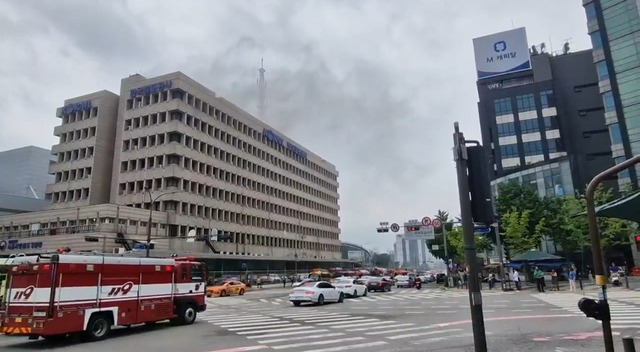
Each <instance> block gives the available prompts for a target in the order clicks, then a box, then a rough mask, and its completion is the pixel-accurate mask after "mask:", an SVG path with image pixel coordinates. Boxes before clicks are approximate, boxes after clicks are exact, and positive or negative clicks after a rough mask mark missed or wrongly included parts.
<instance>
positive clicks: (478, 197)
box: [467, 146, 495, 225]
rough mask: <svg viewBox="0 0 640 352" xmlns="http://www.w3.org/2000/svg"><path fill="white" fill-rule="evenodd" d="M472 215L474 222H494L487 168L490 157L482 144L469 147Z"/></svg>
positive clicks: (468, 160) (487, 223) (468, 161)
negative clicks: (488, 157)
mask: <svg viewBox="0 0 640 352" xmlns="http://www.w3.org/2000/svg"><path fill="white" fill-rule="evenodd" d="M467 156H468V159H467V165H468V168H469V178H468V179H469V192H471V216H472V217H473V221H474V222H482V223H485V224H486V225H490V224H492V223H493V222H494V220H495V216H494V214H493V203H492V201H491V185H490V183H489V172H488V169H487V164H488V162H489V161H488V159H487V156H486V154H485V151H484V148H483V147H482V146H469V147H467Z"/></svg>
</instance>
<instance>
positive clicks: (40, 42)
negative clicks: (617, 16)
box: [0, 0, 591, 250]
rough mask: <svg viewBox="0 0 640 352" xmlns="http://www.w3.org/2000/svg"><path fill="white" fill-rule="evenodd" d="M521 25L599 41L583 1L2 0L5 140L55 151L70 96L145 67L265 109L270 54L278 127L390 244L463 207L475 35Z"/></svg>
mask: <svg viewBox="0 0 640 352" xmlns="http://www.w3.org/2000/svg"><path fill="white" fill-rule="evenodd" d="M516 27H526V28H527V35H528V40H529V46H531V45H533V44H539V43H542V42H546V43H547V48H548V49H549V48H550V47H551V48H552V50H554V51H557V50H560V49H561V47H562V44H563V43H564V41H565V40H566V39H569V42H570V45H571V48H572V50H573V51H575V50H582V49H588V48H590V47H591V44H590V42H589V38H588V36H587V34H586V31H587V29H586V20H585V14H584V10H583V8H582V6H581V1H580V0H561V1H558V0H537V1H515V0H502V1H498V0H483V1H477V0H468V1H454V0H441V1H436V0H429V1H426V0H416V1H405V0H394V1H356V0H343V1H327V0H324V1H319V0H317V1H301V0H289V1H267V0H260V1H240V0H233V1H232V0H229V1H213V0H206V1H205V0H202V1H185V0H181V1H176V0H166V1H165V0H154V1H119V0H105V1H96V0H92V1H82V0H78V1H71V0H57V1H35V0H34V1H14V0H0V33H2V35H0V63H1V64H0V89H2V94H0V106H2V110H3V111H2V114H0V150H6V149H12V148H17V147H21V146H24V145H37V146H40V147H44V148H51V146H52V145H54V144H56V138H54V136H53V127H54V126H56V125H57V124H59V123H60V120H59V119H58V118H56V117H55V110H56V108H57V107H60V106H62V104H63V101H64V99H66V98H71V97H74V96H78V95H82V94H86V93H89V92H93V91H98V90H102V89H107V90H110V91H112V92H119V85H120V79H121V78H123V77H126V76H128V75H129V74H133V73H140V74H142V75H144V76H147V77H153V76H157V75H161V74H165V73H169V72H173V71H182V72H184V73H185V74H187V75H189V76H191V77H192V78H194V79H195V80H197V81H200V82H201V83H203V84H205V85H206V86H208V87H209V88H211V89H212V90H214V91H215V92H217V93H218V94H219V95H221V96H223V97H225V98H227V99H228V100H230V101H232V102H234V103H236V104H237V105H238V106H241V107H243V108H244V109H245V110H247V111H249V112H250V113H253V114H256V111H257V108H256V106H257V88H256V78H257V69H258V67H259V65H260V58H262V57H264V60H265V68H266V70H267V81H268V83H267V84H268V90H267V96H268V104H269V107H268V111H267V116H266V117H265V120H266V122H267V123H269V124H271V125H272V126H273V127H275V128H276V129H278V130H280V131H282V132H283V133H284V134H285V135H287V136H288V137H290V138H292V139H293V140H295V141H296V142H298V143H300V144H302V145H303V146H305V147H307V148H308V149H310V150H311V151H313V152H315V153H316V154H318V155H320V156H321V157H323V158H325V159H326V160H328V161H330V162H331V163H333V164H335V165H336V166H337V168H338V170H339V172H340V178H339V181H340V188H339V192H340V206H341V211H340V216H341V222H340V227H341V230H342V235H341V238H342V240H344V241H351V242H356V243H360V244H363V245H365V246H366V247H370V248H372V247H373V248H377V249H379V250H386V249H389V248H391V247H392V242H393V240H394V236H393V235H392V234H391V233H389V234H378V233H376V231H375V228H376V226H377V224H378V223H379V222H381V221H389V222H399V223H402V222H403V221H405V220H408V219H420V218H422V217H423V216H425V215H429V216H431V215H433V214H435V212H436V211H437V210H438V209H444V210H447V211H449V212H450V213H451V214H452V215H454V216H456V215H458V214H459V205H458V193H457V185H456V177H455V169H454V163H453V161H452V152H451V147H452V137H451V134H452V132H453V122H454V121H459V122H460V126H461V129H462V131H463V132H464V133H465V135H466V136H467V137H468V138H473V139H480V131H479V123H478V114H477V105H476V104H477V100H478V95H477V91H476V86H475V80H476V77H475V67H474V59H473V45H472V39H473V38H474V37H478V36H483V35H487V34H491V33H495V32H500V31H504V30H508V29H511V28H516ZM549 42H550V43H551V45H549Z"/></svg>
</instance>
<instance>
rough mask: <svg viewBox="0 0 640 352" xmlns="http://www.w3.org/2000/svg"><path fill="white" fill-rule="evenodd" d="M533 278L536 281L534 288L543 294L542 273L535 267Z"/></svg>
mask: <svg viewBox="0 0 640 352" xmlns="http://www.w3.org/2000/svg"><path fill="white" fill-rule="evenodd" d="M533 278H534V279H535V280H536V287H537V288H538V292H544V273H543V272H542V270H540V268H538V267H537V266H536V269H535V270H534V271H533Z"/></svg>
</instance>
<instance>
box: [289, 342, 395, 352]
mask: <svg viewBox="0 0 640 352" xmlns="http://www.w3.org/2000/svg"><path fill="white" fill-rule="evenodd" d="M386 344H387V342H386V341H376V342H367V343H360V344H355V345H346V346H338V347H330V348H322V349H319V350H305V351H300V352H339V351H347V350H353V349H356V348H365V347H374V346H381V345H386Z"/></svg>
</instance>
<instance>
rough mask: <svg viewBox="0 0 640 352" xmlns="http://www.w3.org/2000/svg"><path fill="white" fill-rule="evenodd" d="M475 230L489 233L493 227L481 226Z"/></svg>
mask: <svg viewBox="0 0 640 352" xmlns="http://www.w3.org/2000/svg"><path fill="white" fill-rule="evenodd" d="M473 232H474V233H475V234H487V233H489V232H491V228H490V227H479V228H475V229H473Z"/></svg>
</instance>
